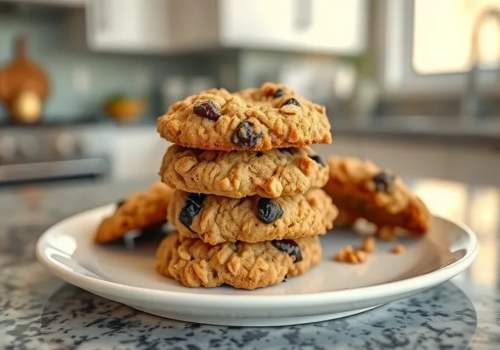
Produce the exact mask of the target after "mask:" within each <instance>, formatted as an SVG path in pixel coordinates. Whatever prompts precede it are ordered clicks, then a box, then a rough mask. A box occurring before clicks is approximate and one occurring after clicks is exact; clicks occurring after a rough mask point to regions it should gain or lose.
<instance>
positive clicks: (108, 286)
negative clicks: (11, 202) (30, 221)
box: [37, 205, 478, 326]
mask: <svg viewBox="0 0 500 350" xmlns="http://www.w3.org/2000/svg"><path fill="white" fill-rule="evenodd" d="M112 210H113V206H112V205H110V206H106V207H101V208H96V209H93V210H90V211H86V212H83V213H81V214H78V215H75V216H72V217H70V218H68V219H66V220H64V221H62V222H60V223H58V224H56V225H55V226H53V227H51V228H50V229H49V230H47V232H45V233H44V234H43V235H42V237H40V239H39V241H38V244H37V257H38V260H39V261H40V262H41V263H42V264H43V265H45V266H46V267H47V268H48V269H49V270H50V271H52V272H53V273H54V274H55V275H57V276H58V277H60V278H62V279H63V280H65V281H67V282H69V283H71V284H74V285H76V286H78V287H81V288H83V289H85V290H88V291H90V292H92V293H94V294H97V295H100V296H102V297H105V298H108V299H111V300H114V301H117V302H120V303H123V304H126V305H129V306H131V307H133V308H135V309H139V310H142V311H145V312H148V313H151V314H156V315H159V316H163V317H168V318H172V319H177V320H183V321H192V322H198V323H208V324H219V325H238V326H274V325H288V324H299V323H308V322H316V321H322V320H327V319H333V318H337V317H343V316H348V315H352V314H356V313H359V312H362V311H365V310H368V309H371V308H374V307H376V306H379V305H381V304H385V303H388V302H390V301H393V300H396V299H399V298H404V297H406V296H408V295H410V294H414V293H417V292H419V291H421V290H423V289H426V288H429V287H432V286H435V285H437V284H439V283H441V282H444V281H446V280H448V279H450V278H451V277H453V276H454V275H456V274H458V273H459V272H461V271H463V270H465V269H466V268H467V267H468V266H469V265H470V264H471V263H472V261H473V260H474V258H475V256H476V255H477V251H478V247H477V241H476V237H475V235H474V233H473V232H472V231H471V230H470V229H468V228H467V227H465V226H463V225H458V224H455V223H452V222H450V221H448V220H445V219H443V218H439V217H433V219H432V228H431V230H430V232H429V234H427V235H426V236H424V237H423V238H420V239H407V240H404V241H403V242H402V243H403V244H405V245H406V247H407V251H406V253H405V254H404V255H394V254H391V253H389V249H390V247H392V246H393V245H394V243H384V242H379V243H378V245H377V250H376V252H375V253H373V254H371V255H370V256H369V258H368V261H367V262H366V263H364V264H360V265H348V264H342V263H338V262H334V261H332V260H331V256H332V255H333V254H334V252H336V251H338V250H339V249H340V247H342V246H345V245H346V244H353V245H357V244H359V243H360V238H359V236H356V235H354V234H352V233H351V232H347V231H344V232H342V231H334V232H332V233H330V234H328V235H326V236H324V237H323V238H322V244H323V256H324V257H323V261H322V262H321V264H320V265H319V266H317V267H316V268H314V269H312V270H311V271H309V272H308V273H306V274H305V275H303V276H300V277H295V278H289V279H288V280H287V281H286V282H284V283H281V284H279V285H276V286H272V287H268V288H263V289H259V290H255V291H244V290H236V289H233V288H230V287H220V288H212V289H205V288H195V289H192V288H185V287H182V286H181V285H179V284H178V283H177V282H175V281H173V280H170V279H168V278H165V277H163V276H161V275H159V274H157V273H156V271H155V269H154V251H155V244H153V243H151V242H150V243H144V244H140V245H137V246H136V247H135V248H132V249H127V248H125V247H124V246H123V245H112V246H98V245H95V244H94V242H93V233H94V230H95V228H96V226H97V224H98V223H99V221H100V220H101V218H102V217H103V216H104V215H107V214H109V213H110V212H111V211H112Z"/></svg>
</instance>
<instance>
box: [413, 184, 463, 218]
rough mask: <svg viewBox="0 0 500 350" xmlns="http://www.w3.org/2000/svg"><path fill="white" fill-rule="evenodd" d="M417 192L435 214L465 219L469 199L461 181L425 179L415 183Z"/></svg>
mask: <svg viewBox="0 0 500 350" xmlns="http://www.w3.org/2000/svg"><path fill="white" fill-rule="evenodd" d="M415 192H416V193H417V195H418V196H420V198H422V200H423V201H424V202H425V204H427V206H428V207H429V209H430V211H431V212H432V213H433V214H437V215H440V216H443V217H445V218H448V219H451V220H456V221H463V218H464V217H465V212H466V203H467V200H468V198H467V197H468V196H467V189H466V187H465V186H464V185H463V184H461V183H459V182H452V181H444V180H443V181H441V180H423V181H419V182H418V183H416V185H415Z"/></svg>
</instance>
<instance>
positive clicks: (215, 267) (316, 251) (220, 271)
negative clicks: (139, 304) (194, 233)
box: [156, 232, 321, 289]
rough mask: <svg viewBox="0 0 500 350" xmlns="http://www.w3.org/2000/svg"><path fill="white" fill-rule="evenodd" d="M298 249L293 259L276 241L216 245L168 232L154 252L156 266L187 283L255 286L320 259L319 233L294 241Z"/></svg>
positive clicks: (294, 273)
mask: <svg viewBox="0 0 500 350" xmlns="http://www.w3.org/2000/svg"><path fill="white" fill-rule="evenodd" d="M293 244H295V245H296V246H297V247H298V249H300V254H301V259H300V261H296V258H295V257H294V256H293V255H290V254H289V253H287V252H286V251H284V250H283V249H280V248H278V247H277V246H279V245H278V244H273V242H272V241H267V242H261V243H244V242H232V243H230V242H226V243H222V244H217V245H210V244H207V243H204V242H203V241H201V240H200V239H196V238H182V237H180V236H179V235H178V233H177V232H173V233H170V234H169V235H168V236H167V237H166V238H165V239H164V240H163V241H162V243H161V244H160V246H159V247H158V250H157V252H156V270H157V271H158V272H159V273H160V274H162V275H164V276H167V277H170V278H173V279H175V280H177V281H178V282H180V283H181V284H182V285H184V286H186V287H207V288H212V287H217V286H220V285H222V284H227V285H230V286H233V287H235V288H242V289H256V288H262V287H266V286H270V285H273V284H276V283H280V282H282V281H283V280H284V278H285V277H287V276H288V277H291V276H297V275H300V274H302V273H304V272H306V271H307V270H309V269H311V267H313V266H314V265H317V264H318V263H319V262H320V260H321V245H320V242H319V239H318V237H308V238H300V239H297V240H294V241H293Z"/></svg>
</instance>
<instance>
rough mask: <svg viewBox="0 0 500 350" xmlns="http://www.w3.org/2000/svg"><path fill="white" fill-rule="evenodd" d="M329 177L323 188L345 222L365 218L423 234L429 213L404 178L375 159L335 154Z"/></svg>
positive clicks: (330, 163)
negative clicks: (383, 166) (369, 159)
mask: <svg viewBox="0 0 500 350" xmlns="http://www.w3.org/2000/svg"><path fill="white" fill-rule="evenodd" d="M328 165H329V167H330V180H329V181H328V183H327V184H326V186H325V187H324V190H325V191H326V192H327V193H328V194H329V195H330V196H331V197H332V200H333V202H334V203H335V205H336V206H337V207H338V208H339V211H340V212H341V213H342V215H341V218H342V220H343V221H345V222H349V221H353V220H354V219H355V218H364V219H366V220H368V221H370V222H372V223H374V224H375V225H376V226H378V228H379V230H380V229H383V228H387V227H400V228H404V229H406V230H408V231H411V232H414V233H418V234H423V233H425V232H426V231H427V230H428V229H429V225H430V213H429V211H428V209H427V207H426V206H425V204H424V203H423V202H422V201H421V200H420V199H419V198H418V197H417V196H416V195H414V194H413V193H411V192H410V190H409V189H408V188H407V187H406V185H405V184H404V183H403V181H402V180H401V179H400V178H399V177H397V176H395V175H393V174H391V173H389V172H386V171H384V170H382V169H381V168H379V167H378V166H377V165H375V164H374V163H373V162H370V161H366V160H361V159H357V158H352V157H332V158H331V159H330V161H329V163H328Z"/></svg>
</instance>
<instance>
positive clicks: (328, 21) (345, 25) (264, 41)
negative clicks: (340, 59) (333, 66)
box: [219, 0, 366, 54]
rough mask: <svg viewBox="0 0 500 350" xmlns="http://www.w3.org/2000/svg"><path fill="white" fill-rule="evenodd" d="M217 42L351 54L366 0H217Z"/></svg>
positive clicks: (359, 43) (361, 35)
mask: <svg viewBox="0 0 500 350" xmlns="http://www.w3.org/2000/svg"><path fill="white" fill-rule="evenodd" d="M219 4H220V12H219V23H220V28H221V31H220V35H221V38H220V39H221V42H222V45H223V46H230V47H255V48H261V47H262V48H272V49H299V50H320V51H327V52H335V53H339V52H341V53H350V54H352V53H357V52H359V51H361V50H362V49H363V48H364V45H365V36H366V35H365V28H366V25H365V22H366V20H365V19H366V0H349V1H345V0H272V1H269V0H253V1H240V0H220V3H219Z"/></svg>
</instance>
